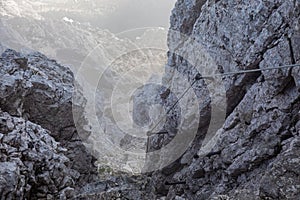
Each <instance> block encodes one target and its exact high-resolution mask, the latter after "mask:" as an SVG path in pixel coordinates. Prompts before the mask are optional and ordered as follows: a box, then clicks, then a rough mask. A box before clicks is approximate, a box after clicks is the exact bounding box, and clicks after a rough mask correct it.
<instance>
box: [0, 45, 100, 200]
mask: <svg viewBox="0 0 300 200" xmlns="http://www.w3.org/2000/svg"><path fill="white" fill-rule="evenodd" d="M0 77H1V82H0V109H1V112H0V116H1V121H0V133H1V134H0V137H1V156H0V158H1V170H0V177H1V194H4V196H5V198H7V199H15V198H17V199H18V198H46V197H47V198H50V199H52V198H62V199H65V198H69V197H70V196H72V194H73V195H74V194H75V191H76V190H77V189H78V188H79V187H81V186H83V185H86V184H87V183H89V182H93V181H95V180H97V170H96V167H95V166H94V162H95V159H94V158H93V157H92V156H91V154H90V153H89V152H88V151H87V149H86V148H85V146H84V145H83V143H82V140H81V138H79V137H78V134H77V130H78V129H76V127H75V123H74V121H75V120H76V121H77V122H80V123H77V125H78V124H81V125H82V127H77V128H79V130H80V131H85V130H84V129H85V128H86V126H84V125H86V122H85V118H84V117H83V115H82V113H83V109H84V106H85V101H84V99H82V101H77V103H78V102H80V103H78V104H77V105H72V98H73V91H74V84H75V83H74V77H73V73H72V72H71V71H70V70H69V69H68V68H65V67H63V66H61V65H59V64H57V63H56V61H53V60H49V59H48V58H46V57H45V56H44V55H42V54H40V53H32V54H29V55H22V54H20V53H17V52H15V51H13V50H6V51H4V52H3V53H2V56H1V57H0ZM79 92H80V91H79ZM74 108H75V109H74ZM74 110H75V111H78V113H81V115H79V114H78V115H77V114H76V112H75V114H74V117H73V111H74ZM85 132H86V135H87V136H88V134H89V132H88V130H87V131H85ZM83 135H84V134H83ZM82 139H84V138H82ZM58 142H59V143H58ZM14 184H15V185H14ZM49 195H50V196H49ZM53 195H54V196H53Z"/></svg>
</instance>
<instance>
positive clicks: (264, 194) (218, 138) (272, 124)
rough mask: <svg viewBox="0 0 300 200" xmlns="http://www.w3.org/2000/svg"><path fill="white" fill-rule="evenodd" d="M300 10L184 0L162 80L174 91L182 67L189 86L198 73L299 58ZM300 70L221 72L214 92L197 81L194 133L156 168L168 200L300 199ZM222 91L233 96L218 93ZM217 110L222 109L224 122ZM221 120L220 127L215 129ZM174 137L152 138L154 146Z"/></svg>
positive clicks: (293, 4) (258, 0) (257, 0)
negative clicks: (171, 158)
mask: <svg viewBox="0 0 300 200" xmlns="http://www.w3.org/2000/svg"><path fill="white" fill-rule="evenodd" d="M299 12H300V2H299V1H291V0H276V1H263V0H253V1H246V0H245V1H244V0H240V1H200V0H184V1H183V0H178V1H177V3H176V6H175V8H174V10H173V13H172V16H171V27H170V31H169V41H168V45H169V54H168V55H169V61H168V65H167V66H166V75H165V80H164V81H165V83H166V84H169V85H170V88H171V91H172V89H174V88H176V87H180V85H184V83H183V82H180V81H181V80H182V79H180V78H178V76H177V75H176V73H177V74H180V75H181V76H182V77H184V79H186V80H188V81H189V82H190V83H192V82H193V81H194V80H195V76H196V74H197V73H198V72H200V73H201V74H202V75H203V76H204V75H211V74H213V73H227V72H234V71H240V70H249V69H264V68H270V67H276V66H281V65H288V64H294V63H299V62H300V54H299V45H300V30H299V20H300V16H299V14H300V13H299ZM203 58H205V59H203ZM210 70H211V71H210ZM299 74H300V71H299V68H286V69H277V70H266V71H262V72H256V73H243V74H238V75H231V76H226V77H223V78H222V79H218V80H217V81H218V83H219V84H220V83H221V85H219V86H218V87H217V88H216V86H213V88H214V89H212V90H211V89H210V84H211V83H210V81H208V80H206V79H204V80H200V81H198V82H196V83H195V84H194V85H193V86H192V89H193V91H194V93H195V94H196V96H197V98H198V102H199V113H198V114H199V116H200V123H199V128H198V131H197V134H196V137H195V139H194V140H193V142H192V143H191V145H190V146H189V148H188V149H187V151H186V152H185V153H184V155H183V156H181V157H180V158H179V159H177V160H176V161H175V162H174V163H173V164H171V165H169V166H168V167H165V168H164V169H162V170H160V171H159V172H155V173H153V174H152V177H153V179H154V181H156V183H157V184H156V193H157V194H158V195H161V196H167V197H168V199H174V198H175V197H176V198H177V199H181V198H184V199H214V198H216V199H223V198H225V199H229V198H230V199H231V198H232V199H299V198H300V182H299V175H300V171H299V165H300V164H299V163H300V162H299V153H300V149H299V141H300V135H299V134H300V127H299V125H300V122H299V116H300V112H299V109H300V101H299V98H300V91H299V90H300V79H299ZM216 79H217V78H216ZM220 81H221V82H220ZM213 82H214V81H212V84H213ZM174 85H177V86H174ZM178 85H179V86H178ZM222 87H223V88H222ZM183 88H184V87H183ZM218 88H221V89H220V91H218ZM209 91H214V92H215V93H210V95H208V93H207V92H209ZM222 91H223V92H224V94H226V97H224V96H222V95H219V96H218V94H221V93H222ZM222 99H223V100H222ZM167 101H173V99H172V97H170V98H167ZM222 102H226V103H225V104H224V105H222ZM218 104H219V105H221V106H220V108H219V109H216V110H214V109H213V108H214V107H216V106H218ZM185 106H186V107H183V108H182V109H188V105H185ZM166 107H167V108H170V107H171V106H168V104H166ZM182 109H181V111H182ZM179 112H180V109H175V110H174V111H173V112H172V115H173V116H180V113H179ZM216 113H220V114H222V113H223V114H224V119H223V122H222V119H221V120H220V119H219V118H218V117H214V115H215V114H216ZM225 117H226V118H225ZM167 123H168V122H167ZM214 125H216V127H217V128H220V129H219V130H218V131H217V132H216V131H210V132H209V133H208V132H207V130H210V129H209V128H210V126H214ZM218 126H219V127H218ZM168 127H172V124H166V125H165V128H166V129H168ZM212 130H215V129H212ZM186 134H188V133H186ZM207 134H211V135H210V137H209V139H208V140H205V139H204V138H206V136H207ZM173 137H174V135H173V133H172V134H167V135H163V136H161V135H156V136H152V139H151V140H150V143H151V146H152V149H153V150H155V149H157V148H161V147H163V146H165V145H166V144H167V143H168V142H169V141H171V140H172V138H173ZM204 140H205V141H204ZM166 141H167V142H166ZM207 141H210V142H209V143H207ZM149 162H151V159H150V161H149ZM170 183H171V184H170ZM221 195H224V196H221Z"/></svg>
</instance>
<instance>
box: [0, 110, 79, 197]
mask: <svg viewBox="0 0 300 200" xmlns="http://www.w3.org/2000/svg"><path fill="white" fill-rule="evenodd" d="M0 139H1V143H0V149H1V154H0V194H1V199H40V198H44V199H46V198H47V199H69V198H71V197H72V196H74V194H75V183H76V182H75V181H76V180H77V179H78V177H79V176H80V174H79V173H78V172H77V171H75V170H72V169H71V168H70V167H71V162H70V160H69V159H68V158H67V157H66V156H65V155H64V153H65V152H66V149H64V148H62V146H61V145H60V144H59V143H57V142H56V141H55V140H54V138H53V137H51V136H50V135H49V131H48V130H45V129H43V128H42V127H41V126H39V125H36V124H34V123H32V122H30V121H26V120H24V119H22V118H18V117H12V116H10V115H9V114H8V113H6V112H3V111H0Z"/></svg>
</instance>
